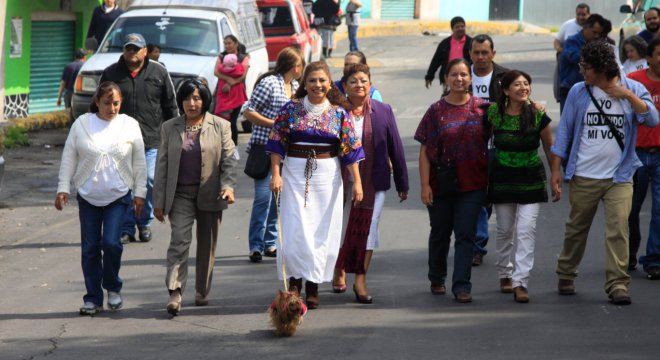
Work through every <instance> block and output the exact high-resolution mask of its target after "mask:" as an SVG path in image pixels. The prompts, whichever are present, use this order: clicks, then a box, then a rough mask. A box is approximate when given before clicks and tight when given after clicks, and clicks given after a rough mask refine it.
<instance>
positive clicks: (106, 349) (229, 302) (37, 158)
mask: <svg viewBox="0 0 660 360" xmlns="http://www.w3.org/2000/svg"><path fill="white" fill-rule="evenodd" d="M440 40H441V37H438V36H436V37H433V36H419V37H403V38H389V39H363V40H361V46H362V48H363V50H364V51H365V52H366V53H367V56H368V57H369V61H370V63H371V64H372V65H373V80H374V83H375V84H376V86H377V87H378V89H379V90H380V91H381V92H382V94H383V98H384V99H385V101H386V102H388V103H390V104H391V105H392V106H393V107H394V108H395V112H396V115H397V120H398V125H399V128H400V132H401V135H402V137H403V140H404V144H405V150H406V158H407V160H408V166H409V173H410V176H411V179H410V184H411V191H410V197H409V200H408V201H406V202H404V203H402V204H399V202H398V200H397V198H396V195H395V193H394V192H393V191H390V193H389V194H388V199H387V201H386V204H385V210H384V212H383V216H382V221H381V229H380V230H381V236H382V239H381V247H380V249H378V250H377V251H376V253H375V255H374V260H373V262H372V266H371V268H370V272H369V276H368V284H369V289H370V294H371V295H373V296H374V299H375V302H374V304H373V305H360V304H357V303H355V301H354V298H353V296H352V294H350V291H349V292H348V293H346V294H332V292H331V288H330V285H329V284H324V285H322V286H321V306H320V308H319V309H318V310H313V311H310V312H308V314H307V315H306V316H305V321H304V323H303V324H302V325H301V327H300V328H299V331H298V333H297V335H296V336H295V337H293V338H287V339H282V338H278V337H276V336H274V335H273V332H272V331H271V327H270V326H269V324H268V316H267V315H266V309H267V307H268V305H269V304H270V302H271V301H272V299H273V296H274V295H275V292H276V291H277V289H278V288H280V287H281V286H282V284H281V282H279V281H278V280H277V274H276V268H275V262H274V260H272V259H265V260H264V262H263V263H261V264H251V263H249V262H248V258H247V251H248V248H247V229H248V221H249V214H250V208H251V196H252V193H253V188H252V181H251V180H250V179H249V178H247V177H246V176H245V175H243V174H242V171H241V172H240V175H239V185H238V189H237V203H236V204H235V205H233V206H232V207H231V208H230V209H229V210H228V211H226V212H225V214H224V216H223V220H224V221H223V223H222V225H221V235H220V242H219V248H218V251H217V254H216V256H217V262H216V268H215V276H214V279H213V289H212V291H211V294H210V304H209V306H207V307H198V308H196V307H194V306H193V296H192V295H193V293H194V289H193V288H192V287H189V288H188V289H187V290H188V291H187V293H186V294H185V296H184V304H183V305H184V308H183V312H182V315H181V316H179V317H176V318H173V319H172V318H170V316H169V315H168V314H167V313H166V312H165V303H166V301H167V297H168V296H167V291H166V289H165V285H164V276H165V268H164V262H165V260H164V259H165V252H166V249H167V245H168V241H169V224H155V225H154V227H153V230H154V240H153V241H152V242H150V243H134V244H130V245H127V246H126V247H125V249H124V256H123V266H122V269H121V273H120V274H121V276H122V277H123V279H124V289H123V291H122V294H123V295H124V300H125V306H124V308H123V309H122V310H119V311H116V312H109V311H107V312H104V313H102V314H100V315H98V316H95V317H93V318H90V317H82V316H79V315H78V314H77V309H78V307H79V306H80V305H81V304H82V300H81V298H82V295H83V292H84V283H83V279H82V273H81V270H80V265H79V264H80V249H79V236H80V235H79V229H78V220H77V206H76V204H75V203H72V204H71V205H70V206H68V207H67V208H66V209H65V210H64V211H63V212H57V211H56V210H55V209H54V208H53V207H52V201H53V199H54V195H55V188H56V177H57V169H58V167H59V154H60V153H61V145H62V144H63V141H64V138H65V135H66V133H65V132H62V131H54V132H53V131H50V132H46V133H39V134H35V135H33V138H34V139H35V141H34V146H33V147H31V148H27V149H20V150H10V151H8V153H7V154H6V156H5V157H6V158H7V162H8V163H7V174H6V179H5V185H4V187H3V192H2V193H1V194H0V288H1V289H3V290H4V291H2V292H0V359H41V358H48V359H84V358H93V359H189V358H190V359H207V358H208V359H235V358H239V357H240V358H242V359H257V358H273V359H289V358H290V359H293V358H296V359H337V358H353V359H431V358H449V359H657V358H658V353H659V351H660V345H658V341H657V337H658V335H657V334H658V333H659V332H660V313H659V311H658V309H659V306H658V304H659V303H660V281H655V282H654V281H649V280H646V279H645V277H644V274H643V272H641V271H636V272H633V273H632V278H633V279H632V284H631V288H630V291H631V295H632V299H633V304H632V305H631V306H626V307H619V306H614V305H611V304H609V303H608V302H607V298H606V295H605V293H604V291H603V283H604V277H605V274H604V246H603V232H604V230H603V229H604V225H603V215H602V211H599V213H598V214H597V216H596V220H595V222H594V224H593V226H592V231H591V233H590V237H589V244H588V248H587V253H586V256H585V258H584V260H583V262H582V266H581V268H580V276H579V278H578V279H577V282H576V284H577V291H578V293H577V295H575V296H559V295H557V293H556V283H557V278H556V275H555V273H554V269H555V265H556V258H557V256H558V253H559V251H560V250H561V246H562V241H563V231H564V222H565V219H566V217H567V214H568V206H567V203H568V201H567V198H566V195H567V193H566V192H565V197H564V199H562V200H561V201H560V202H559V203H554V204H553V203H548V204H543V205H542V206H541V212H540V215H539V219H538V234H537V243H536V244H537V245H536V262H535V265H534V271H533V273H532V277H531V281H530V286H529V290H530V297H531V301H530V303H528V304H517V303H515V302H514V301H513V298H512V296H511V295H508V294H501V293H499V287H498V286H499V283H498V279H497V272H496V269H495V265H494V258H493V255H487V256H486V257H485V264H484V265H483V266H481V267H478V268H474V270H473V272H472V279H473V297H474V302H472V303H470V304H458V303H456V302H455V301H454V300H453V298H451V297H450V296H433V295H431V294H430V293H429V282H428V280H427V277H426V273H427V237H428V231H429V225H428V215H427V212H426V210H425V208H424V207H423V206H422V204H421V202H420V200H419V176H418V171H417V156H418V150H419V146H418V144H417V143H415V142H414V140H413V138H412V137H413V134H414V131H415V129H416V126H417V124H418V122H419V120H420V119H421V117H422V115H423V113H424V112H425V110H426V109H427V107H428V106H429V105H430V104H431V103H432V102H433V101H436V100H437V99H438V98H439V97H440V92H441V91H440V88H439V87H438V86H437V85H438V84H437V80H436V81H435V83H434V85H435V86H434V87H433V88H432V89H431V90H427V89H425V88H424V81H423V77H424V74H425V73H426V69H427V66H428V62H429V60H430V58H431V56H432V54H433V51H434V50H435V47H436V46H437V44H438V42H439V41H440ZM551 43H552V39H551V37H549V36H534V35H514V36H510V37H496V38H495V48H496V50H497V56H496V61H497V62H499V63H501V64H502V65H504V66H507V67H510V68H517V69H522V70H525V71H527V72H529V73H530V74H531V75H532V77H533V94H532V98H534V99H537V100H540V101H546V102H547V103H546V106H547V109H548V112H549V114H550V116H551V118H552V119H554V121H553V128H554V127H556V123H557V122H558V120H559V116H558V104H556V103H555V102H554V100H552V95H551V87H550V86H551V79H552V71H553V67H554V53H553V51H552V46H551ZM346 46H347V45H346V43H342V44H340V48H339V49H338V50H337V51H335V53H336V54H341V53H342V52H343V51H345V50H346ZM340 61H341V60H340V59H331V61H330V63H331V65H333V74H334V75H338V74H339V72H340V70H341V67H340V65H339V64H340ZM247 139H248V135H241V136H240V142H241V143H242V144H245V143H246V142H247ZM44 143H46V144H48V145H51V147H50V148H48V149H47V148H45V147H44ZM241 148H242V146H241ZM242 155H243V158H242V159H241V166H242V165H243V164H244V161H245V158H246V156H245V153H244V152H243V153H242ZM565 191H567V190H566V189H565ZM649 202H650V201H649V200H647V204H645V206H644V209H643V212H642V215H641V219H642V223H643V224H645V227H644V228H643V229H642V232H643V235H644V236H646V234H648V223H649V220H650V204H649ZM494 221H495V217H493V218H491V236H494V228H495V227H494ZM644 243H645V241H644ZM492 248H493V244H492V242H491V244H490V245H489V249H491V250H492ZM192 253H193V254H194V249H193V250H192ZM452 261H453V251H451V252H450V266H451V262H452ZM191 262H192V263H194V261H192V259H191ZM450 271H451V267H450ZM193 274H194V268H191V271H190V276H191V278H190V279H191V282H190V283H189V284H194V280H193V278H192V276H193ZM349 279H350V278H349ZM351 284H352V282H351V281H349V286H350V285H351Z"/></svg>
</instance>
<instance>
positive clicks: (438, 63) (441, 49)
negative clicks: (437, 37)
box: [424, 35, 472, 84]
mask: <svg viewBox="0 0 660 360" xmlns="http://www.w3.org/2000/svg"><path fill="white" fill-rule="evenodd" d="M450 46H451V36H449V37H447V38H445V39H444V40H442V41H441V42H440V44H439V45H438V48H437V49H436V50H435V54H434V55H433V59H431V65H429V70H428V71H427V72H426V76H424V79H425V80H431V81H432V80H433V76H435V72H436V71H438V68H440V73H439V74H438V76H439V77H440V83H441V84H444V83H445V68H446V67H447V64H448V63H449V49H450ZM471 46H472V38H471V37H470V36H468V35H465V46H463V58H464V59H465V60H467V61H468V62H469V63H470V64H472V61H471V60H470V47H471Z"/></svg>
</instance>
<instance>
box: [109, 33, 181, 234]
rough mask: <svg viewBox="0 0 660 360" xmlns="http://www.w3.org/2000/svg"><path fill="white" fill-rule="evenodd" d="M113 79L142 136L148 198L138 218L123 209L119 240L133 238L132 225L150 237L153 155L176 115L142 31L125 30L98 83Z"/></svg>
mask: <svg viewBox="0 0 660 360" xmlns="http://www.w3.org/2000/svg"><path fill="white" fill-rule="evenodd" d="M104 81H112V82H114V83H116V84H117V85H118V86H119V88H120V89H121V93H122V96H123V102H122V106H121V109H120V111H119V112H120V113H122V114H126V115H129V116H131V117H133V118H134V119H135V120H137V121H138V123H139V124H140V130H141V131H142V138H143V140H144V148H145V149H144V150H145V157H146V160H147V198H146V199H145V203H144V209H143V211H142V215H141V216H140V217H139V218H137V217H135V215H134V214H133V212H132V211H130V212H127V213H126V218H125V219H124V224H123V225H122V229H121V234H122V235H121V241H122V243H124V244H126V243H129V242H134V241H136V239H135V226H136V225H137V228H138V231H139V238H140V241H142V242H148V241H150V240H151V222H152V221H153V218H154V215H153V204H152V200H151V195H152V192H153V185H154V172H155V169H156V157H157V154H158V145H159V144H160V126H161V124H162V123H163V122H165V121H166V120H169V119H172V118H174V117H176V116H178V115H179V110H178V107H177V105H176V97H175V91H174V85H173V84H172V79H170V75H169V74H168V73H167V70H166V69H165V67H164V66H163V65H161V64H159V63H158V62H155V61H150V60H149V59H148V58H147V43H146V41H145V40H144V37H143V36H142V35H141V34H136V33H133V34H128V35H126V37H125V38H124V46H123V51H122V55H121V57H120V58H119V61H117V62H116V63H114V64H112V65H110V66H108V67H107V68H106V69H105V70H104V71H103V74H102V75H101V80H100V82H99V83H103V82H104Z"/></svg>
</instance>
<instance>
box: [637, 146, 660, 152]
mask: <svg viewBox="0 0 660 360" xmlns="http://www.w3.org/2000/svg"><path fill="white" fill-rule="evenodd" d="M637 150H642V151H646V152H647V153H654V152H658V151H660V146H654V147H650V148H639V149H637Z"/></svg>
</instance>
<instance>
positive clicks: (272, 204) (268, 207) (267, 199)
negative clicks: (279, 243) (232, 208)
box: [248, 171, 277, 253]
mask: <svg viewBox="0 0 660 360" xmlns="http://www.w3.org/2000/svg"><path fill="white" fill-rule="evenodd" d="M270 177H271V174H270V171H269V172H268V175H267V176H266V177H265V178H263V179H260V180H254V201H253V202H252V215H251V216H250V230H249V232H248V240H249V245H250V249H249V250H250V253H251V252H253V251H258V252H263V251H264V250H265V249H267V248H269V247H273V246H275V239H277V204H276V201H275V195H273V193H272V192H271V191H270V187H269V184H270Z"/></svg>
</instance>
